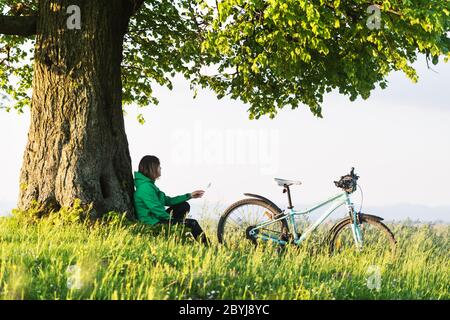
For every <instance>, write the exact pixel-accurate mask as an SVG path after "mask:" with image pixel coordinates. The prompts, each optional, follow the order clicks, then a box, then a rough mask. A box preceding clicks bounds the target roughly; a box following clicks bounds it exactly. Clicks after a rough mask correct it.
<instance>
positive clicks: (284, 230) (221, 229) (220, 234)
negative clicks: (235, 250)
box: [217, 198, 289, 245]
mask: <svg viewBox="0 0 450 320" xmlns="http://www.w3.org/2000/svg"><path fill="white" fill-rule="evenodd" d="M246 205H256V206H261V207H263V208H265V209H266V210H269V211H270V212H271V213H272V214H273V217H279V215H280V214H281V212H280V211H279V210H278V209H277V208H275V207H274V206H272V205H270V204H269V203H267V202H265V201H264V200H260V199H254V198H247V199H243V200H239V201H237V202H235V203H233V204H232V205H230V206H229V207H228V208H227V209H226V210H225V211H224V213H223V214H222V216H221V217H220V219H219V224H218V227H217V238H218V240H219V243H221V244H225V241H224V233H225V225H226V223H227V220H228V219H230V215H231V213H232V212H234V211H235V210H237V209H239V208H240V207H243V206H246ZM275 225H277V227H276V228H275V229H278V230H274V231H278V232H279V233H280V235H286V236H288V234H289V228H288V224H287V221H286V220H285V219H282V220H280V221H278V222H277V223H276V224H275ZM242 238H243V239H246V240H248V239H247V238H246V234H245V232H243V233H242ZM250 240H251V241H252V239H250ZM252 242H253V244H254V245H257V242H256V239H255V240H254V241H252Z"/></svg>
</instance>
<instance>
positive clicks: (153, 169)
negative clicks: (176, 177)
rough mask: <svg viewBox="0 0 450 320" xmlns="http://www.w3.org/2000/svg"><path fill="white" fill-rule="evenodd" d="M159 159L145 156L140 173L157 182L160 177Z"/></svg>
mask: <svg viewBox="0 0 450 320" xmlns="http://www.w3.org/2000/svg"><path fill="white" fill-rule="evenodd" d="M158 166H159V159H158V158H157V157H155V156H145V157H143V158H142V159H141V162H139V172H140V173H142V174H143V175H144V176H146V177H147V178H150V179H152V180H156V179H157V178H158V177H159V176H158Z"/></svg>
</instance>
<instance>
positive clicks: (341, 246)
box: [329, 214, 397, 258]
mask: <svg viewBox="0 0 450 320" xmlns="http://www.w3.org/2000/svg"><path fill="white" fill-rule="evenodd" d="M352 225H353V222H352V221H351V219H350V218H348V219H346V220H344V221H341V222H340V223H339V224H338V225H336V227H335V228H333V229H334V230H333V231H332V233H331V234H330V243H329V245H330V252H331V253H351V252H353V251H357V252H364V253H369V254H372V255H375V256H377V257H378V258H384V257H386V256H390V257H393V256H394V255H395V252H396V243H397V242H396V240H395V237H394V234H393V233H392V231H391V230H389V228H388V227H387V226H386V225H385V224H384V223H382V222H381V221H380V219H378V218H375V217H373V216H370V215H364V214H361V224H360V225H359V226H360V230H361V233H362V238H363V245H362V248H357V247H356V245H355V240H354V235H353V230H352Z"/></svg>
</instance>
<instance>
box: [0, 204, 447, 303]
mask: <svg viewBox="0 0 450 320" xmlns="http://www.w3.org/2000/svg"><path fill="white" fill-rule="evenodd" d="M79 215H80V211H79V210H72V211H68V210H62V212H60V214H53V215H51V216H50V217H46V218H41V219H35V218H33V215H32V214H30V213H20V212H15V214H14V216H13V217H11V218H0V299H449V298H450V293H449V287H450V283H449V279H450V277H449V270H450V268H449V252H450V250H449V249H450V244H449V231H450V227H449V225H445V224H443V225H429V224H428V225H426V224H425V225H414V224H412V223H402V224H400V223H397V224H394V225H389V226H390V227H391V228H392V230H393V231H394V233H395V235H396V237H397V240H398V241H399V254H398V256H397V257H396V259H395V260H386V261H378V259H377V258H378V256H377V253H376V252H371V253H366V254H364V255H355V254H340V255H334V256H329V255H328V254H326V253H325V252H316V251H311V250H310V249H294V248H289V249H288V250H286V251H285V252H284V253H283V254H279V253H278V252H277V250H276V249H275V248H273V247H271V246H265V247H264V246H259V247H257V248H253V247H252V246H251V245H249V244H247V243H245V242H243V243H242V244H240V246H239V247H238V248H236V249H233V250H230V249H227V248H226V247H224V246H221V245H218V244H217V241H216V236H215V234H214V228H208V229H207V230H208V233H209V235H210V237H211V238H212V240H213V244H212V245H211V247H204V246H203V245H201V244H199V243H196V242H195V241H193V240H192V239H191V238H190V237H189V236H187V235H185V231H186V230H182V229H181V228H174V227H172V229H171V230H170V232H169V231H168V230H167V229H161V228H159V229H157V228H152V227H147V226H142V225H140V224H136V223H132V222H129V221H126V220H124V219H123V218H121V217H120V216H119V215H111V216H110V217H109V219H107V221H104V222H102V223H100V222H97V223H90V222H87V221H84V222H83V221H82V220H80V218H79ZM201 223H203V224H205V221H203V222H202V221H201ZM373 268H376V270H378V271H379V272H380V276H381V278H380V279H381V283H380V286H379V290H377V289H376V288H374V287H373V286H372V289H371V288H369V286H368V281H369V282H370V281H371V280H370V279H373V278H371V277H373V274H374V272H373V270H374V269H373Z"/></svg>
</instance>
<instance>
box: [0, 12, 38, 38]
mask: <svg viewBox="0 0 450 320" xmlns="http://www.w3.org/2000/svg"><path fill="white" fill-rule="evenodd" d="M36 22H37V17H36V16H19V17H14V16H2V15H0V34H7V35H16V36H24V37H28V36H32V35H35V34H36Z"/></svg>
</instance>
